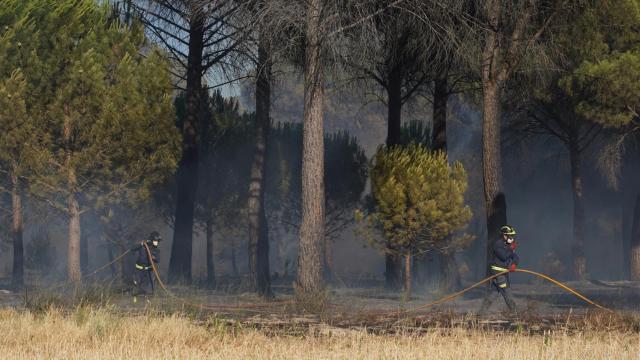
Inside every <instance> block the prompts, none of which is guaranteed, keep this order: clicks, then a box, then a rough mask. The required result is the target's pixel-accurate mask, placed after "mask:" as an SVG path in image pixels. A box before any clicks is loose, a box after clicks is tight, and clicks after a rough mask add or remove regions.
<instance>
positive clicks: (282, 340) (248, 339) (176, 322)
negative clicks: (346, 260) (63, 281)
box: [0, 307, 640, 360]
mask: <svg viewBox="0 0 640 360" xmlns="http://www.w3.org/2000/svg"><path fill="white" fill-rule="evenodd" d="M226 324H227V323H226V322H222V321H218V320H217V319H216V318H209V319H207V320H205V321H198V322H196V321H194V320H190V319H189V318H188V317H185V316H181V315H167V316H158V315H150V314H147V315H144V314H141V315H124V314H123V313H121V312H118V311H116V310H115V309H109V308H97V309H96V308H86V307H80V308H77V309H75V310H73V311H70V312H63V311H62V310H56V309H54V308H52V309H50V310H48V311H44V312H39V313H34V312H29V311H18V310H13V309H4V310H0V334H1V336H0V354H1V357H2V358H3V359H25V358H29V359H34V358H35V359H139V358H155V359H398V358H410V359H426V358H431V359H471V358H473V359H510V360H518V359H639V355H638V354H640V334H638V333H635V332H605V331H591V330H589V331H585V332H579V333H571V334H569V333H567V332H563V331H557V332H549V333H546V334H543V335H525V334H519V333H514V332H488V331H484V332H482V331H479V330H468V329H466V330H465V329H448V330H431V331H428V332H427V333H426V334H422V335H420V336H416V335H411V334H405V335H372V334H370V333H367V332H366V331H364V330H342V329H327V328H316V329H315V330H314V331H309V332H308V333H307V334H306V335H304V336H287V335H273V336H269V335H266V334H265V332H261V331H259V330H256V329H252V328H239V327H230V326H229V325H226Z"/></svg>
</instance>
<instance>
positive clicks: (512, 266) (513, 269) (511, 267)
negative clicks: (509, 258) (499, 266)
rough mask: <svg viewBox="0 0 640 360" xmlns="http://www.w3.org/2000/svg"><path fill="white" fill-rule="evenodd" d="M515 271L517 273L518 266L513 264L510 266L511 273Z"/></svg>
mask: <svg viewBox="0 0 640 360" xmlns="http://www.w3.org/2000/svg"><path fill="white" fill-rule="evenodd" d="M514 271H516V264H511V265H510V266H509V272H514Z"/></svg>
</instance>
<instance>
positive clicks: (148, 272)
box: [131, 231, 162, 296]
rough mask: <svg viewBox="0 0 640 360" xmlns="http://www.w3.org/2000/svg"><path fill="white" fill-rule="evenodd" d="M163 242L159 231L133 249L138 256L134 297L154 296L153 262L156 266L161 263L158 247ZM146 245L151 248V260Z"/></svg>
mask: <svg viewBox="0 0 640 360" xmlns="http://www.w3.org/2000/svg"><path fill="white" fill-rule="evenodd" d="M161 240H162V237H160V234H159V233H158V232H157V231H154V232H152V233H151V234H149V237H148V238H147V240H145V241H143V242H140V243H139V244H138V245H136V246H135V247H134V248H133V249H131V250H132V251H133V252H135V254H136V273H135V276H134V280H133V284H134V285H135V287H136V288H135V291H134V293H133V295H134V296H135V295H144V294H148V293H151V294H153V291H154V288H153V276H154V274H153V267H152V265H151V262H152V261H153V263H155V264H158V263H159V262H160V256H159V251H158V245H160V241H161ZM145 243H146V244H147V246H148V247H149V250H150V252H151V258H149V254H147V249H146V248H145V246H144V244H145ZM156 266H157V265H156ZM149 290H150V292H149Z"/></svg>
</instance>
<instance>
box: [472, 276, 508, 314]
mask: <svg viewBox="0 0 640 360" xmlns="http://www.w3.org/2000/svg"><path fill="white" fill-rule="evenodd" d="M496 293H498V294H500V295H502V298H503V299H504V302H505V303H506V304H507V307H508V308H509V311H510V312H511V313H513V314H516V313H517V310H516V302H515V301H514V300H513V296H512V295H511V289H510V288H509V278H508V276H507V275H502V276H498V277H497V278H495V279H493V280H491V286H490V287H488V288H487V293H486V294H485V297H484V300H482V305H481V306H480V311H478V315H484V314H485V313H486V312H487V311H488V310H489V307H491V304H493V301H494V300H495V295H496Z"/></svg>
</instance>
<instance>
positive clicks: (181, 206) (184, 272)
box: [169, 11, 204, 283]
mask: <svg viewBox="0 0 640 360" xmlns="http://www.w3.org/2000/svg"><path fill="white" fill-rule="evenodd" d="M203 49H204V15H203V14H202V13H200V12H199V11H195V12H194V14H193V16H192V18H191V19H190V21H189V53H188V57H187V91H186V114H185V118H184V122H183V124H182V158H181V159H180V163H179V164H178V171H177V173H176V186H177V188H176V193H177V196H176V212H175V226H174V233H173V244H172V246H171V260H170V261H169V281H171V282H173V283H176V282H184V283H190V282H191V257H192V248H193V216H194V206H195V200H196V193H197V188H198V139H197V137H198V130H197V124H198V120H199V113H200V108H201V94H202V89H201V88H202V54H203Z"/></svg>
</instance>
